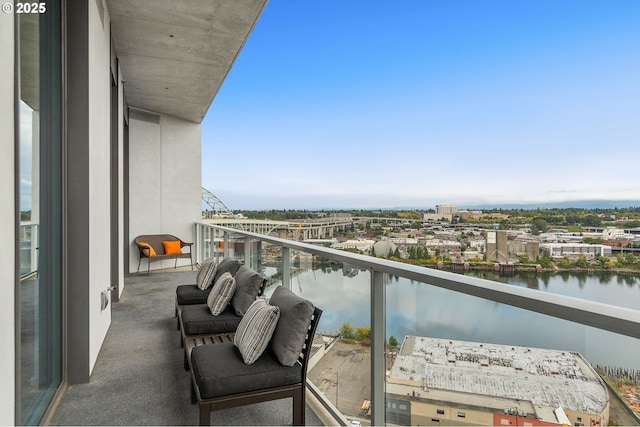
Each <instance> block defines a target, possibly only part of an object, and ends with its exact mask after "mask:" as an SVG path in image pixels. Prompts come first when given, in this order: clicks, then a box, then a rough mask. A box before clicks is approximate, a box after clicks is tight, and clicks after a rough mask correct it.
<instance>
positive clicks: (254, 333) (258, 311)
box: [233, 298, 280, 365]
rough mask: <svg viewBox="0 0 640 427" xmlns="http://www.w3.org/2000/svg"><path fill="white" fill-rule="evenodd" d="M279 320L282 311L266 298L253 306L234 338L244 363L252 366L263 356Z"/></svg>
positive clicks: (255, 302) (241, 321) (259, 299)
mask: <svg viewBox="0 0 640 427" xmlns="http://www.w3.org/2000/svg"><path fill="white" fill-rule="evenodd" d="M279 318H280V309H279V308H278V307H276V306H273V305H270V304H269V303H268V302H267V301H266V300H265V299H264V298H258V299H257V300H255V301H254V302H253V304H251V306H250V307H249V309H248V310H247V313H246V314H245V315H244V317H243V318H242V320H240V324H239V325H238V329H237V330H236V334H235V336H234V337H233V343H234V345H235V346H236V347H238V350H240V353H241V354H242V360H244V363H246V364H247V365H251V364H252V363H253V362H255V361H256V360H258V358H259V357H260V356H261V355H262V353H263V352H264V350H265V349H266V348H267V344H269V340H270V339H271V336H272V335H273V331H274V329H275V328H276V325H277V324H278V319H279Z"/></svg>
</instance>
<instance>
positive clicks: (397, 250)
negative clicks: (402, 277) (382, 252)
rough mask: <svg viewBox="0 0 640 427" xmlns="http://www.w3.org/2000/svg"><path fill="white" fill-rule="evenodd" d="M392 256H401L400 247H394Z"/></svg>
mask: <svg viewBox="0 0 640 427" xmlns="http://www.w3.org/2000/svg"><path fill="white" fill-rule="evenodd" d="M393 257H394V258H402V255H400V249H398V248H397V247H396V250H395V251H393Z"/></svg>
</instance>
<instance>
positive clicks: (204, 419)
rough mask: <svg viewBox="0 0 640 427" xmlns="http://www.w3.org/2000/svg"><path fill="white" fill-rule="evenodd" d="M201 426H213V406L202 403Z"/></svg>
mask: <svg viewBox="0 0 640 427" xmlns="http://www.w3.org/2000/svg"><path fill="white" fill-rule="evenodd" d="M200 425H201V426H208V425H211V406H210V405H209V404H206V403H200Z"/></svg>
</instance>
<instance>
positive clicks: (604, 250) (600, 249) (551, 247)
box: [540, 243, 611, 258]
mask: <svg viewBox="0 0 640 427" xmlns="http://www.w3.org/2000/svg"><path fill="white" fill-rule="evenodd" d="M540 251H541V252H542V253H543V254H544V255H548V256H551V257H559V258H564V257H568V258H577V257H579V256H581V255H583V256H585V257H587V258H594V257H596V256H606V257H610V256H611V246H607V245H590V244H588V243H543V244H541V245H540Z"/></svg>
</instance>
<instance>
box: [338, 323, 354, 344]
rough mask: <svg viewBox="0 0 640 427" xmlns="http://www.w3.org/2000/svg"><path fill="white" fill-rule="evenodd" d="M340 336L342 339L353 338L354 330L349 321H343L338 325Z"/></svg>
mask: <svg viewBox="0 0 640 427" xmlns="http://www.w3.org/2000/svg"><path fill="white" fill-rule="evenodd" d="M340 336H341V337H342V338H344V339H348V340H352V339H354V338H355V332H354V329H353V326H351V323H349V322H344V323H343V324H342V326H340Z"/></svg>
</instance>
